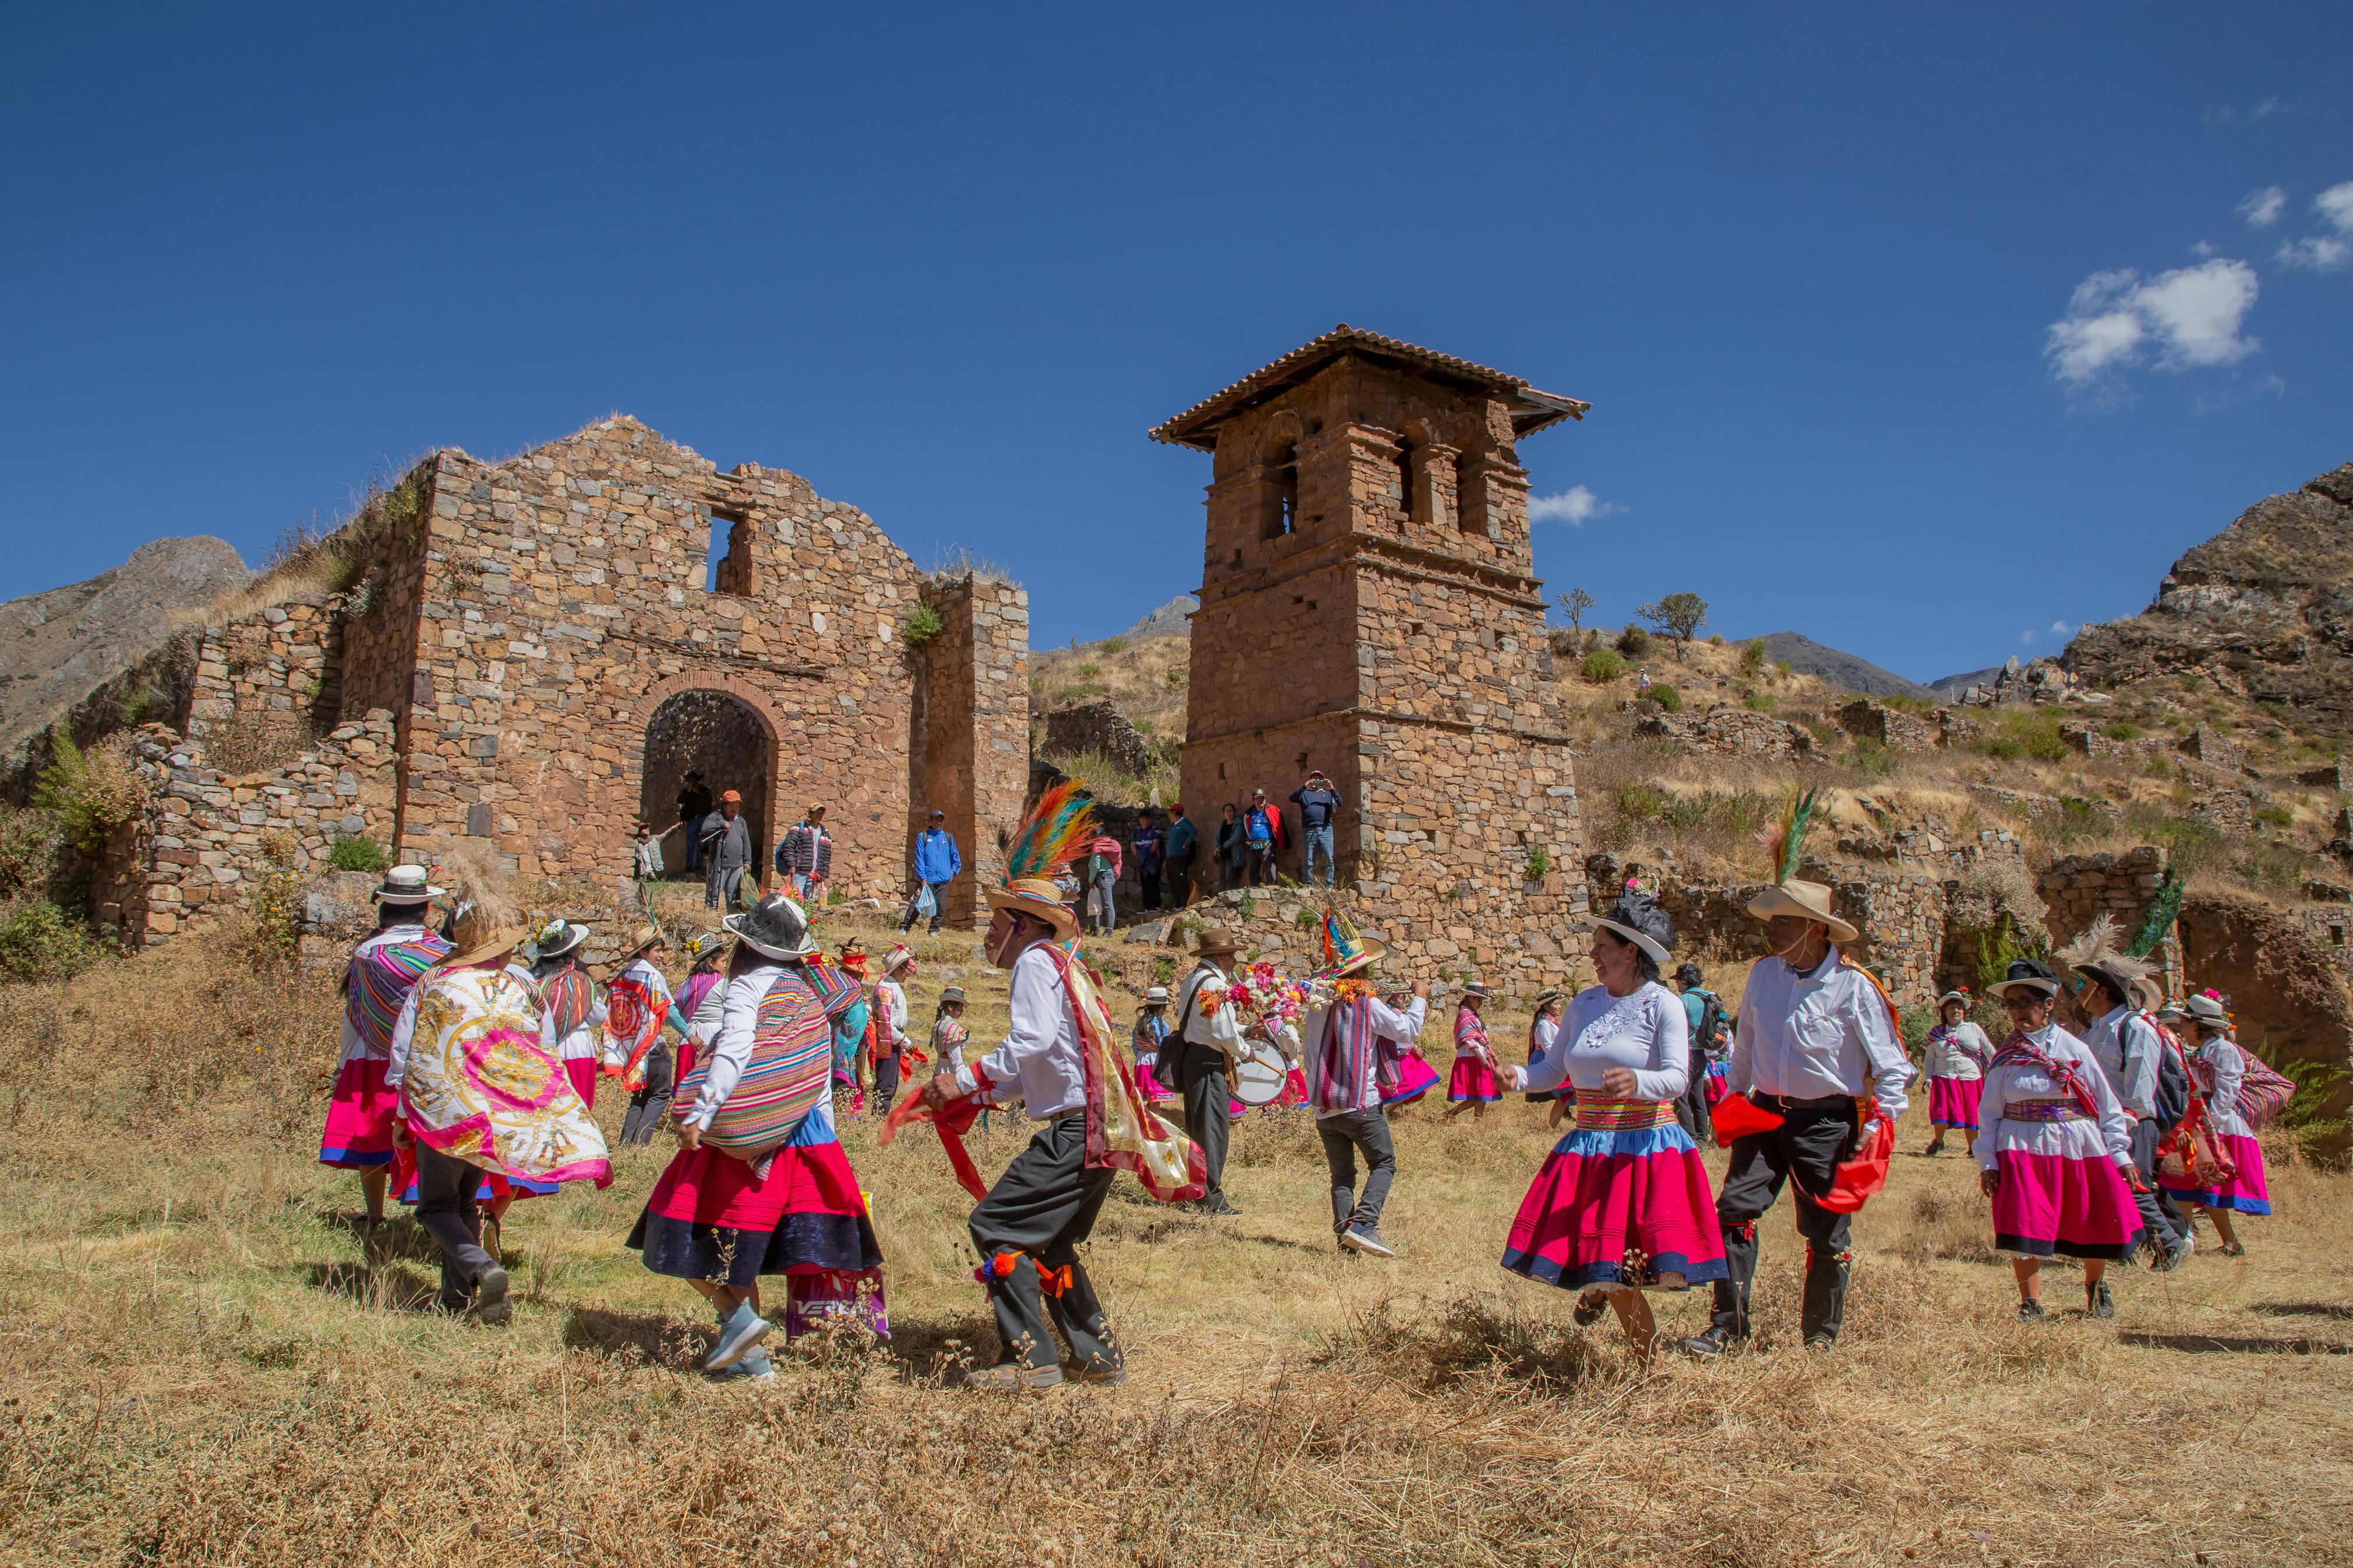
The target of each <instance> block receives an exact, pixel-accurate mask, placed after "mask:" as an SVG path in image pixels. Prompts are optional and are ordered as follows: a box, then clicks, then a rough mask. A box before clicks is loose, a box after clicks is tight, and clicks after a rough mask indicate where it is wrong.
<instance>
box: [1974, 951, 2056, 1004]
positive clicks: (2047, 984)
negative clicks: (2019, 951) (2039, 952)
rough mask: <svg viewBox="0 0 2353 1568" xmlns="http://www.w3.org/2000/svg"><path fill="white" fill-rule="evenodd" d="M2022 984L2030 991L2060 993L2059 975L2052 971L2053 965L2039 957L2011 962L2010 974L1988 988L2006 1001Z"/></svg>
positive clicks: (2044, 993) (2047, 994)
mask: <svg viewBox="0 0 2353 1568" xmlns="http://www.w3.org/2000/svg"><path fill="white" fill-rule="evenodd" d="M2021 986H2023V987H2024V988H2025V989H2027V990H2029V991H2035V992H2040V993H2041V994H2043V995H2045V996H2056V995H2058V994H2059V976H2058V975H2056V974H2054V973H2052V970H2051V966H2050V965H2049V964H2047V963H2043V962H2042V960H2041V959H2039V958H2021V959H2017V960H2014V961H2013V962H2012V963H2010V973H2008V974H2006V975H2004V976H2003V977H2002V978H2001V979H2000V980H1997V981H1995V982H1994V983H1993V984H1991V985H1989V986H1987V987H1986V989H1987V990H1989V991H1990V992H1992V993H1993V994H1995V995H1997V996H1999V997H2000V998H2001V999H2002V1000H2004V1001H2005V1002H2006V1001H2008V1000H2009V999H2010V993H2011V992H2012V991H2015V990H2018V989H2019V988H2020V987H2021Z"/></svg>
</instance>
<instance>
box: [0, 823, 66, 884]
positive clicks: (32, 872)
mask: <svg viewBox="0 0 2353 1568" xmlns="http://www.w3.org/2000/svg"><path fill="white" fill-rule="evenodd" d="M57 864H58V835H57V829H56V827H55V826H52V825H51V823H50V821H49V819H48V817H47V816H46V815H44V814H43V813H41V812H37V811H26V810H22V809H20V808H18V807H16V806H8V805H0V899H13V898H15V897H16V895H17V894H19V893H37V892H39V891H40V890H41V889H44V888H46V887H47V886H48V885H49V877H50V875H51V874H52V873H53V872H55V871H56V869H57Z"/></svg>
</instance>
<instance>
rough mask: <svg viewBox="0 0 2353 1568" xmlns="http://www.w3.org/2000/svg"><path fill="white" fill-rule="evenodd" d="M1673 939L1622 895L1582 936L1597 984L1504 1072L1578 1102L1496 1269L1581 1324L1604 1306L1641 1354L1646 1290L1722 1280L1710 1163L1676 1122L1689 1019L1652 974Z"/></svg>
mask: <svg viewBox="0 0 2353 1568" xmlns="http://www.w3.org/2000/svg"><path fill="white" fill-rule="evenodd" d="M1673 942H1674V928H1673V926H1672V924H1671V923H1670V922H1669V921H1668V919H1667V917H1666V913H1665V911H1664V910H1661V909H1659V908H1658V906H1657V905H1655V904H1653V903H1652V902H1651V900H1650V898H1649V897H1648V896H1647V895H1645V894H1643V893H1641V892H1640V891H1633V890H1630V891H1629V892H1628V893H1627V894H1626V895H1625V897H1623V898H1621V899H1620V900H1619V901H1618V905H1617V908H1615V909H1614V910H1611V911H1610V913H1609V918H1608V919H1606V920H1604V921H1601V922H1600V929H1599V930H1598V931H1595V932H1594V933H1593V969H1594V973H1597V974H1599V976H1600V977H1601V984H1599V985H1595V986H1591V987H1589V988H1588V989H1587V990H1584V991H1581V992H1579V993H1578V994H1577V998H1576V999H1575V1000H1574V1001H1573V1002H1571V1003H1570V1004H1569V1005H1568V1009H1567V1016H1565V1017H1563V1018H1562V1020H1561V1024H1560V1028H1559V1031H1558V1032H1557V1033H1556V1035H1555V1036H1554V1037H1553V1044H1552V1047H1551V1048H1550V1049H1549V1050H1547V1051H1546V1053H1545V1058H1544V1060H1543V1061H1541V1062H1539V1063H1537V1064H1536V1065H1535V1066H1534V1067H1531V1068H1506V1069H1505V1071H1506V1072H1507V1073H1508V1074H1509V1075H1510V1076H1511V1078H1512V1079H1513V1080H1514V1081H1513V1083H1512V1087H1513V1088H1514V1089H1522V1090H1525V1091H1528V1092H1532V1093H1541V1092H1543V1091H1545V1090H1547V1089H1556V1088H1558V1087H1560V1086H1561V1085H1563V1084H1567V1085H1570V1086H1572V1087H1574V1089H1576V1091H1577V1096H1576V1098H1577V1111H1576V1125H1575V1126H1574V1127H1573V1128H1572V1129H1571V1130H1570V1131H1569V1132H1568V1134H1567V1136H1566V1137H1564V1138H1562V1139H1561V1141H1560V1142H1559V1143H1558V1144H1556V1146H1555V1147H1554V1149H1553V1152H1552V1153H1551V1154H1550V1155H1548V1156H1547V1157H1546V1160H1545V1163H1544V1168H1543V1169H1542V1170H1540V1171H1539V1172H1537V1173H1536V1179H1535V1182H1534V1183H1533V1184H1531V1185H1530V1186H1529V1188H1528V1194H1527V1196H1526V1197H1525V1199H1523V1200H1522V1201H1521V1204H1520V1212H1519V1215H1518V1217H1516V1218H1515V1219H1514V1220H1513V1222H1512V1233H1511V1237H1510V1239H1509V1241H1508V1242H1507V1243H1506V1244H1505V1247H1504V1268H1508V1269H1510V1270H1511V1271H1512V1272H1513V1273H1514V1274H1523V1275H1525V1276H1526V1277H1528V1278H1529V1279H1541V1280H1543V1281H1545V1282H1546V1284H1550V1285H1557V1286H1559V1287H1561V1288H1562V1289H1566V1290H1575V1291H1577V1293H1578V1299H1577V1311H1576V1314H1575V1315H1576V1318H1577V1321H1578V1322H1580V1323H1590V1322H1592V1321H1595V1320H1596V1319H1597V1318H1599V1316H1600V1315H1601V1310H1602V1308H1603V1306H1604V1305H1605V1304H1607V1305H1608V1306H1609V1307H1610V1308H1612V1309H1613V1310H1616V1312H1617V1314H1618V1321H1619V1324H1620V1327H1621V1328H1623V1329H1624V1330H1625V1331H1626V1338H1627V1341H1628V1342H1629V1343H1630V1344H1631V1345H1632V1346H1633V1348H1634V1350H1635V1352H1636V1353H1637V1354H1639V1355H1642V1356H1645V1357H1647V1356H1648V1355H1649V1354H1650V1352H1651V1347H1652V1345H1653V1344H1654V1343H1655V1342H1656V1340H1657V1337H1658V1330H1657V1327H1656V1325H1655V1323H1654V1322H1653V1321H1652V1319H1651V1308H1650V1303H1649V1302H1648V1301H1647V1300H1644V1299H1643V1296H1642V1291H1643V1290H1644V1289H1661V1290H1683V1289H1689V1288H1690V1287H1692V1286H1694V1285H1697V1284H1703V1283H1707V1282H1710V1281H1714V1280H1717V1279H1724V1278H1725V1277H1726V1270H1725V1261H1724V1239H1723V1235H1722V1232H1721V1230H1720V1229H1719V1227H1718V1226H1717V1225H1716V1221H1715V1193H1714V1192H1713V1191H1712V1190H1711V1189H1710V1187H1709V1185H1708V1180H1707V1168H1706V1167H1705V1166H1704V1165H1703V1164H1702V1163H1700V1155H1699V1148H1698V1146H1697V1145H1696V1144H1694V1142H1692V1140H1691V1135H1690V1134H1689V1133H1687V1132H1685V1131H1683V1129H1682V1127H1680V1126H1679V1125H1677V1124H1676V1121H1675V1111H1674V1102H1675V1099H1676V1097H1677V1096H1678V1095H1680V1094H1682V1092H1683V1085H1684V1082H1685V1080H1686V1074H1687V1072H1688V1070H1689V1061H1690V1050H1689V1039H1690V1021H1689V1019H1688V1017H1687V1016H1686V1015H1685V1013H1684V1010H1683V999H1682V998H1681V997H1679V996H1677V995H1676V994H1674V993H1673V992H1672V991H1670V990H1668V989H1667V988H1666V987H1665V986H1664V985H1662V984H1660V983H1659V965H1660V964H1661V963H1664V962H1665V961H1666V958H1667V955H1668V952H1669V951H1670V950H1671V948H1672V945H1673Z"/></svg>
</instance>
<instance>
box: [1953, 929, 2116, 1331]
mask: <svg viewBox="0 0 2353 1568" xmlns="http://www.w3.org/2000/svg"><path fill="white" fill-rule="evenodd" d="M1993 992H1994V994H1995V995H1997V996H1999V997H2000V998H2001V1003H2002V1005H2003V1006H2004V1007H2005V1008H2007V1009H2009V1012H2010V1038H2009V1039H2007V1040H2005V1041H2004V1042H2003V1043H2002V1047H2001V1049H2000V1050H1999V1051H1996V1052H1995V1053H1994V1057H1993V1060H1992V1062H1991V1064H1990V1065H1989V1066H1988V1068H1986V1075H1985V1089H1984V1092H1983V1095H1982V1096H1981V1098H1980V1099H1979V1100H1978V1121H1979V1122H1980V1124H1981V1125H1980V1126H1979V1128H1978V1136H1977V1144H1976V1150H1975V1152H1976V1154H1977V1157H1978V1172H1979V1174H1978V1185H1979V1187H1980V1188H1981V1189H1982V1190H1983V1191H1984V1193H1985V1194H1986V1196H1988V1197H1989V1198H1990V1199H1992V1200H1993V1231H1994V1237H1993V1244H1994V1246H1995V1247H1998V1248H2000V1250H2001V1251H2003V1252H2007V1253H2009V1254H2010V1270H2011V1272H2012V1273H2013V1274H2014V1275H2015V1276H2016V1277H2017V1279H2018V1317H2019V1321H2021V1322H2030V1323H2039V1322H2041V1321H2042V1319H2043V1310H2042V1284H2041V1275H2042V1260H2043V1259H2044V1258H2049V1257H2051V1256H2052V1254H2054V1253H2063V1254H2065V1255H2067V1256H2068V1257H2070V1258H2082V1259H2083V1260H2084V1311H2085V1312H2087V1313H2088V1314H2089V1315H2091V1316H2092V1317H2094V1318H2112V1317H2114V1316H2116V1302H2115V1299H2114V1298H2113V1297H2112V1296H2111V1295H2110V1293H2109V1290H2108V1283H2107V1279H2106V1274H2107V1268H2108V1265H2109V1264H2110V1263H2112V1262H2115V1261H2116V1260H2118V1259H2120V1258H2129V1257H2131V1256H2132V1253H2133V1249H2134V1248H2135V1247H2138V1246H2139V1245H2140V1239H2141V1219H2140V1210H2139V1207H2138V1205H2137V1204H2136V1202H2135V1201H2134V1198H2133V1188H2132V1184H2133V1183H2134V1182H2135V1181H2137V1179H2138V1176H2139V1173H2138V1172H2137V1171H2135V1170H2134V1169H2133V1163H2132V1123H2131V1121H2129V1120H2127V1119H2126V1115H2125V1110H2124V1105H2123V1103H2122V1102H2121V1101H2119V1100H2117V1099H2116V1090H2115V1089H2113V1088H2111V1087H2110V1086H2109V1084H2108V1079H2107V1075H2106V1074H2105V1073H2104V1072H2102V1071H2101V1070H2100V1064H2099V1062H2098V1060H2097V1059H2096V1058H2094V1056H2093V1055H2092V1052H2091V1047H2088V1046H2086V1045H2084V1042H2083V1041H2081V1040H2079V1039H2077V1038H2076V1037H2074V1036H2073V1035H2071V1034H2069V1033H2068V1032H2067V1031H2066V1030H2064V1029H2063V1028H2061V1027H2060V1026H2058V1025H2056V1024H2054V1023H2052V1021H2051V1015H2052V1007H2053V1005H2055V1000H2056V998H2057V996H2058V994H2059V977H2058V976H2057V975H2056V974H2054V973H2052V969H2051V966H2050V965H2049V964H2047V963H2042V962H2041V961H2039V960H2036V959H2021V960H2019V961H2018V962H2017V963H2012V964H2011V965H2010V973H2009V976H2008V978H2006V979H2004V980H2003V981H2002V982H2001V983H2000V984H1998V985H1996V986H1994V987H1993Z"/></svg>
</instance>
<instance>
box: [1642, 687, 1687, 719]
mask: <svg viewBox="0 0 2353 1568" xmlns="http://www.w3.org/2000/svg"><path fill="white" fill-rule="evenodd" d="M1650 697H1651V701H1653V702H1655V703H1657V704H1658V705H1659V706H1660V707H1661V708H1662V709H1664V710H1667V711H1668V712H1670V713H1680V712H1682V711H1683V693H1682V692H1680V691H1677V690H1676V689H1674V688H1673V687H1672V686H1669V685H1667V684H1666V683H1665V682H1664V681H1661V682H1660V683H1659V684H1658V685H1656V686H1653V687H1651V691H1650Z"/></svg>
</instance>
